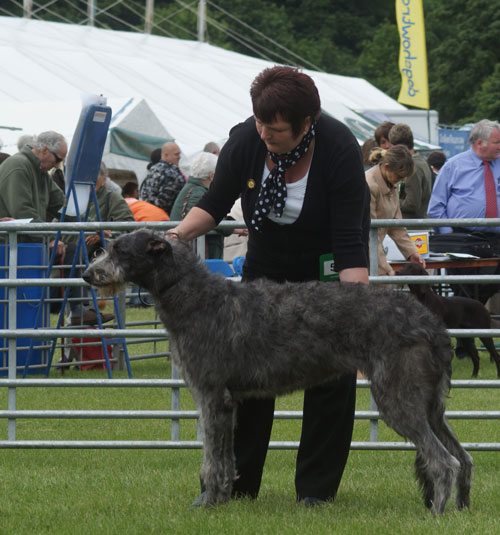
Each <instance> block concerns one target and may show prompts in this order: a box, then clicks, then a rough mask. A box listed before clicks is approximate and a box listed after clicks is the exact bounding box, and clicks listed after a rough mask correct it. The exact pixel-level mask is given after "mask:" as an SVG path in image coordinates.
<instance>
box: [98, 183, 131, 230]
mask: <svg viewBox="0 0 500 535" xmlns="http://www.w3.org/2000/svg"><path fill="white" fill-rule="evenodd" d="M96 196H97V203H98V205H99V213H100V215H101V221H135V219H134V214H132V211H131V210H130V208H129V206H128V204H127V201H126V200H125V199H124V198H123V197H122V196H121V195H120V194H119V193H118V192H117V191H115V190H114V189H112V188H111V187H110V186H108V185H107V184H104V186H102V188H100V189H99V190H98V191H96ZM89 203H90V211H89V218H88V221H97V215H96V211H95V206H94V203H93V202H92V199H90V200H89Z"/></svg>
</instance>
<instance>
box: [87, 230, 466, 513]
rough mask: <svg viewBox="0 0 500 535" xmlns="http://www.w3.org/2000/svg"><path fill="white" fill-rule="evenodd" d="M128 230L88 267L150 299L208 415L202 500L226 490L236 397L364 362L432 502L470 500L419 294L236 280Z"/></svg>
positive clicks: (299, 383)
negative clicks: (453, 496) (413, 454)
mask: <svg viewBox="0 0 500 535" xmlns="http://www.w3.org/2000/svg"><path fill="white" fill-rule="evenodd" d="M170 240H171V238H168V237H166V236H164V235H163V234H159V233H156V232H153V231H150V230H138V231H135V232H133V233H131V234H127V235H123V236H121V237H119V238H118V239H117V240H115V241H114V242H112V243H111V245H110V247H109V248H108V252H107V253H105V254H104V255H102V256H101V257H99V258H98V259H97V260H95V261H94V262H93V263H92V264H91V266H90V267H89V268H88V269H87V270H86V271H85V273H84V274H83V278H84V280H85V281H87V282H88V283H90V284H92V285H93V286H95V287H97V288H99V289H100V290H101V293H104V294H107V295H110V294H114V293H116V292H117V290H119V289H120V288H121V287H123V285H125V284H126V283H127V282H132V283H134V284H137V285H139V286H141V287H144V288H146V289H147V290H149V292H150V293H151V295H152V297H153V300H154V301H155V304H156V307H157V310H158V312H159V314H160V317H161V320H162V321H163V323H164V325H165V327H166V328H167V330H168V332H169V334H170V337H171V341H172V342H173V343H174V348H175V351H172V358H173V359H174V362H175V364H176V365H178V366H179V368H180V369H181V370H182V372H183V376H184V379H185V380H186V382H187V384H188V385H189V387H190V389H191V391H192V393H193V396H194V398H195V400H196V401H197V403H198V405H199V407H200V409H201V413H202V418H203V423H204V430H205V439H204V453H203V463H202V468H201V477H202V479H203V481H204V483H205V486H206V492H205V494H204V502H203V503H204V504H205V505H213V504H215V503H218V502H225V501H227V500H229V498H230V497H231V489H232V484H233V481H234V480H235V478H237V474H236V471H235V462H234V452H233V429H234V409H235V406H236V403H237V402H238V400H241V399H243V398H246V397H255V396H262V397H266V396H275V395H280V394H286V393H289V392H292V391H294V390H302V389H305V388H309V387H312V386H315V385H319V384H322V383H325V382H327V381H330V380H332V379H333V378H335V377H338V376H339V375H341V374H344V373H353V372H356V370H358V369H359V370H361V371H362V372H363V373H364V374H365V375H366V376H367V377H368V378H369V379H370V380H371V385H372V392H373V396H374V398H375V400H376V402H377V404H378V408H379V411H380V413H381V416H382V417H383V419H384V420H385V422H386V423H387V424H388V425H390V426H391V427H392V428H393V429H394V430H395V431H396V432H397V433H399V434H400V435H401V436H403V437H405V438H407V439H409V440H411V441H413V443H414V444H415V446H416V449H417V454H416V460H415V468H416V477H417V480H418V482H419V484H420V486H421V488H422V493H423V497H424V502H425V505H426V506H427V507H428V508H429V509H431V511H432V512H433V513H439V514H441V513H443V511H444V509H445V505H446V502H447V500H448V498H449V497H450V495H451V492H452V488H453V486H454V485H455V484H456V487H457V493H456V505H457V507H458V508H464V507H468V506H469V493H470V479H471V472H472V458H471V457H470V456H469V454H468V453H467V452H466V451H465V450H464V449H463V448H462V446H461V444H460V442H459V441H458V439H457V438H456V437H455V435H454V433H453V431H452V430H451V428H450V427H449V426H448V423H447V422H446V420H445V416H444V412H445V402H444V400H445V397H446V395H447V393H448V391H449V386H450V375H451V357H452V352H451V345H450V339H449V336H448V335H447V333H446V331H445V329H444V326H442V325H441V324H440V322H439V321H436V318H435V317H434V316H433V315H432V314H431V313H430V312H429V310H428V309H427V308H425V307H424V306H422V305H420V304H419V303H418V301H416V300H415V299H414V298H413V296H411V295H409V294H406V293H404V292H396V291H392V290H386V289H382V288H374V287H371V286H368V285H364V284H342V283H324V282H307V283H284V284H278V283H275V282H271V281H268V280H258V281H254V282H248V283H241V284H239V283H235V282H232V281H230V280H226V279H224V278H223V277H221V276H220V275H213V274H211V273H210V272H209V271H208V269H207V268H206V267H205V266H204V264H203V262H202V261H200V260H199V259H198V258H197V257H196V255H195V254H194V253H193V252H192V251H191V249H190V248H189V247H188V246H187V245H186V244H184V243H182V242H177V241H175V240H172V241H170Z"/></svg>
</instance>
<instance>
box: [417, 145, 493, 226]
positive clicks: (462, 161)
mask: <svg viewBox="0 0 500 535" xmlns="http://www.w3.org/2000/svg"><path fill="white" fill-rule="evenodd" d="M490 167H491V171H492V173H493V177H494V179H495V184H496V193H497V205H498V204H499V199H500V158H497V159H496V160H493V161H492V162H490ZM485 212H486V197H485V189H484V164H483V161H482V160H481V158H479V157H478V156H477V155H476V154H475V153H474V151H473V150H472V149H470V150H468V151H466V152H461V153H460V154H457V155H456V156H453V157H452V158H450V159H449V160H448V161H447V162H446V163H445V164H444V166H443V167H442V168H441V170H440V171H439V174H438V176H437V178H436V182H435V184H434V188H433V190H432V194H431V199H430V201H429V207H428V209H427V214H428V216H429V217H431V218H433V219H448V218H450V219H466V218H467V219H468V218H479V217H485ZM499 213H500V210H499ZM469 228H470V229H472V230H479V231H488V232H500V227H469ZM439 231H440V232H441V233H445V232H450V231H451V228H450V227H439Z"/></svg>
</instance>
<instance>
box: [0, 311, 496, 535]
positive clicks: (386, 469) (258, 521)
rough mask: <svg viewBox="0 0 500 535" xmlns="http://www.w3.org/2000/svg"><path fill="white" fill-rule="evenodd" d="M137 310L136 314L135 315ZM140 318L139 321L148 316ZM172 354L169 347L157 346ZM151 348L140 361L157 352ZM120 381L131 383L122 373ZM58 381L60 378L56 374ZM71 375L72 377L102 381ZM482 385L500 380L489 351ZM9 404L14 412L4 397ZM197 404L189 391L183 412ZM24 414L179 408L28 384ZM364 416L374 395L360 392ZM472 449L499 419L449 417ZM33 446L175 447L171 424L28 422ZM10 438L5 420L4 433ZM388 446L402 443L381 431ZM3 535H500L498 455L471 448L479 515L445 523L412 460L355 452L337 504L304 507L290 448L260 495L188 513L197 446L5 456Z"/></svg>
mask: <svg viewBox="0 0 500 535" xmlns="http://www.w3.org/2000/svg"><path fill="white" fill-rule="evenodd" d="M127 313H129V312H127ZM151 313H152V312H151V311H150V310H144V309H139V310H131V311H130V314H131V317H130V319H139V318H142V317H150V315H151ZM160 350H163V351H164V350H166V347H163V348H160ZM150 351H151V348H150V347H146V345H144V344H142V345H140V346H139V345H138V346H133V352H134V353H149V352H150ZM471 369H472V368H471V363H470V362H469V361H457V360H454V374H453V378H454V379H468V378H469V377H470V372H471ZM132 371H133V374H134V377H135V378H166V377H169V376H170V366H169V362H168V360H167V359H154V360H146V361H137V362H134V363H133V365H132ZM113 375H114V377H115V378H120V377H126V374H125V373H124V372H114V374H113ZM52 376H53V377H60V372H59V371H57V370H54V371H53V372H52ZM105 376H106V374H105V372H104V371H86V372H83V371H74V370H71V371H69V372H68V373H66V375H65V377H78V378H94V377H105ZM480 378H481V379H494V378H495V373H494V365H493V364H492V363H490V362H489V358H488V357H487V354H485V353H483V354H482V360H481V372H480ZM0 398H1V400H2V404H1V406H2V407H3V408H6V407H7V401H6V392H5V390H3V389H2V390H0ZM301 400H302V396H301V394H294V395H292V396H287V397H284V398H281V399H280V400H279V401H278V406H277V408H278V410H285V409H286V410H299V409H301ZM498 400H499V393H498V390H494V389H485V390H476V389H473V390H472V389H456V390H453V391H452V392H451V395H450V399H449V402H448V408H449V409H450V410H481V409H483V410H498V405H499V403H498ZM193 407H194V405H193V402H192V399H191V397H190V395H189V392H188V391H187V390H185V389H183V391H182V400H181V408H182V409H192V408H193ZM18 408H19V409H137V410H140V409H143V410H145V409H148V410H155V409H156V410H160V409H168V408H170V391H169V390H162V389H157V388H149V389H138V388H137V389H136V388H133V389H130V388H127V389H90V388H74V389H63V388H30V389H27V388H26V389H25V388H21V389H19V390H18ZM357 408H358V410H368V409H369V405H368V391H367V390H366V389H360V390H358V402H357ZM451 423H452V426H453V427H454V429H455V430H456V431H457V434H458V435H459V438H460V439H461V440H462V441H463V442H500V425H499V422H498V421H494V420H493V421H488V420H482V421H481V420H478V421H456V420H454V421H452V422H451ZM368 425H369V424H368V422H366V421H358V422H356V424H355V432H354V440H356V441H360V440H368ZM299 434H300V422H299V421H295V420H281V421H276V423H275V426H274V429H273V437H272V440H298V437H299ZM17 437H18V439H25V440H40V439H46V440H169V439H170V421H168V420H70V419H66V420H19V421H18V424H17ZM0 438H1V439H2V440H5V439H6V438H7V424H6V422H4V423H3V424H2V426H1V427H0ZM195 438H196V435H195V424H194V422H193V421H183V422H182V423H181V439H183V440H194V439H195ZM380 440H399V437H397V436H396V435H395V434H394V433H393V432H392V431H391V430H389V429H387V428H386V427H385V426H384V425H383V424H381V426H380ZM0 455H1V456H2V463H1V466H2V471H1V473H2V478H1V479H0V486H1V504H0V534H4V533H5V534H31V533H35V534H38V533H40V534H42V533H43V534H45V533H47V534H49V533H50V534H66V533H67V534H80V533H81V534H94V533H95V534H101V533H103V534H108V533H109V534H124V533H126V534H129V533H130V534H136V533H137V534H142V533H144V534H148V533H158V534H207V533H210V534H211V533H214V534H217V535H219V534H220V535H225V534H227V535H229V534H231V535H232V534H238V535H244V534H252V535H253V534H267V533H269V534H274V533H276V534H282V533H283V534H288V533H290V534H295V533H296V534H301V535H303V534H308V533H309V534H332V533H339V534H342V533H353V534H379V533H380V534H384V535H386V534H417V533H418V534H422V533H423V534H440V535H441V534H448V533H450V534H462V533H463V534H476V533H477V534H485V533H488V534H489V533H500V528H499V527H498V520H499V517H500V515H499V513H498V504H500V482H499V474H500V455H499V453H498V452H473V453H472V455H473V457H474V461H475V465H476V470H475V473H474V478H473V491H472V505H471V509H470V511H465V512H457V511H455V510H454V509H453V507H451V506H449V508H448V510H447V511H446V514H445V515H444V516H443V517H442V518H432V517H431V516H430V515H429V514H428V513H427V511H426V510H425V508H424V506H423V503H422V500H421V499H420V496H419V493H418V490H417V486H416V484H415V482H414V480H413V458H414V453H413V452H397V451H396V452H383V451H380V452H373V451H353V452H352V453H351V455H350V458H349V462H348V465H347V469H346V472H345V475H344V478H343V480H342V485H341V488H340V490H339V494H338V496H337V499H336V501H335V503H333V504H331V505H327V506H325V507H321V508H316V509H312V510H311V509H305V508H303V507H299V506H297V505H296V503H295V497H294V486H293V477H294V463H295V452H293V451H270V452H269V454H268V458H267V462H266V468H265V471H264V479H263V484H262V489H261V494H260V496H259V499H258V500H256V501H253V502H252V501H247V500H238V501H233V502H231V503H229V504H227V505H224V506H220V507H217V508H214V509H210V510H205V509H191V508H189V504H190V503H191V501H192V500H193V499H194V498H195V497H196V496H197V495H198V492H199V482H198V470H199V466H200V462H201V451H199V450H196V451H193V450H1V452H0Z"/></svg>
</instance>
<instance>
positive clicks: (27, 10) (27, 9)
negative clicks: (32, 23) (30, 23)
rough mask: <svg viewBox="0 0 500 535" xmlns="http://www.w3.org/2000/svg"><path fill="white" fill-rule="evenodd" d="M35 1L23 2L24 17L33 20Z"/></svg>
mask: <svg viewBox="0 0 500 535" xmlns="http://www.w3.org/2000/svg"><path fill="white" fill-rule="evenodd" d="M32 9H33V0H23V17H25V18H27V19H31V12H32Z"/></svg>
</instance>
